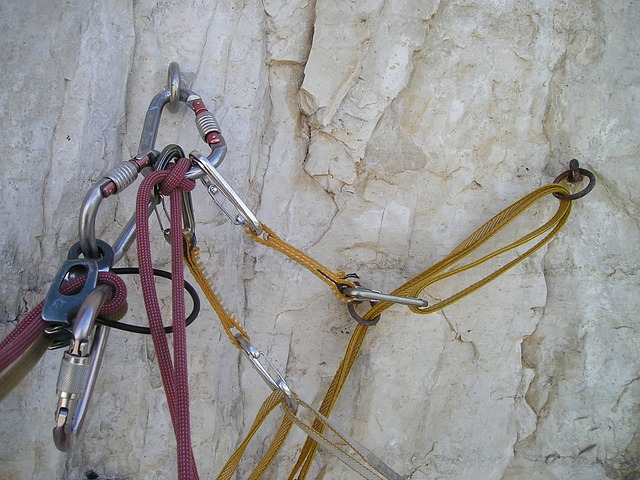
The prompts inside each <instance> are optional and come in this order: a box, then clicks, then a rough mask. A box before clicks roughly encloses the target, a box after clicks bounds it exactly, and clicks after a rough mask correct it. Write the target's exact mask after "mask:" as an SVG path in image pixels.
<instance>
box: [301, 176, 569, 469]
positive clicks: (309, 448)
mask: <svg viewBox="0 0 640 480" xmlns="http://www.w3.org/2000/svg"><path fill="white" fill-rule="evenodd" d="M554 193H558V194H561V195H567V194H568V193H569V191H568V190H567V189H566V188H565V187H564V186H562V185H558V184H550V185H546V186H543V187H540V188H538V189H537V190H534V191H533V192H531V193H530V194H528V195H526V196H525V197H523V198H521V199H520V200H518V201H517V202H515V203H514V204H512V205H511V206H509V207H507V208H506V209H504V210H502V211H501V212H500V213H498V214H497V215H496V216H494V217H493V218H492V219H491V220H489V221H488V222H487V223H485V224H484V225H483V226H482V227H480V228H479V229H478V230H476V231H475V232H474V233H473V234H472V235H470V236H469V237H468V238H467V239H466V240H464V241H463V242H462V243H461V244H460V245H458V247H456V248H455V249H454V250H453V251H452V252H451V253H450V254H449V255H448V256H447V257H446V258H444V259H443V260H441V261H440V262H438V263H436V264H435V265H433V266H432V267H430V268H428V269H427V270H425V271H424V272H423V273H421V274H419V275H418V276H416V277H414V278H413V279H411V280H409V281H408V282H407V283H405V284H404V285H402V286H401V287H399V288H398V289H396V290H395V291H393V292H392V295H398V296H407V297H409V296H414V297H417V296H418V295H419V294H420V293H421V292H422V291H423V290H424V289H425V288H426V287H427V286H429V285H432V284H434V283H436V282H438V281H440V280H443V279H445V278H447V277H450V276H452V275H455V274H457V273H461V272H463V271H465V270H469V269H471V268H473V267H476V266H478V265H480V264H481V263H484V262H486V261H487V260H490V259H491V258H494V257H496V256H498V255H501V254H503V253H505V252H507V251H510V250H512V249H514V248H517V247H518V246H521V245H524V244H526V243H528V242H529V241H531V240H533V239H535V238H537V237H539V236H540V235H542V234H544V233H546V232H549V233H548V234H547V235H546V236H545V237H543V238H542V239H541V240H539V241H538V242H537V243H536V244H535V245H534V246H532V247H531V248H529V249H528V250H527V251H526V252H524V253H523V254H521V255H519V256H518V257H517V258H515V259H514V260H512V261H510V262H508V263H507V264H505V265H504V266H502V267H500V268H498V269H497V270H495V271H494V272H493V273H492V274H490V275H488V276H486V277H485V278H483V279H482V280H480V281H478V282H476V283H474V284H472V285H470V286H468V287H466V288H464V289H462V290H460V291H459V292H457V293H455V294H453V295H451V296H450V297H448V298H446V299H444V300H441V301H439V302H437V303H436V304H435V305H432V306H429V307H427V308H416V307H410V308H411V310H412V311H413V312H415V313H419V314H427V313H432V312H435V311H437V310H440V309H442V308H444V307H446V306H448V305H451V304H452V303H454V302H456V301H458V300H460V299H461V298H462V297H464V296H466V295H469V294H470V293H472V292H474V291H476V290H477V289H479V288H481V287H482V286H484V285H486V284H487V283H489V282H490V281H492V280H493V279H495V278H496V277H498V276H499V275H501V274H503V273H504V272H506V271H507V270H508V269H510V268H512V267H513V266H514V265H516V264H518V263H519V262H521V261H522V260H524V259H525V258H527V257H528V256H530V255H531V254H533V253H534V252H536V251H537V250H539V249H540V248H541V247H542V246H543V245H545V244H546V243H548V242H549V241H550V240H551V239H552V238H553V237H554V236H555V235H556V234H557V233H558V232H559V231H560V229H561V228H562V227H563V226H564V224H565V223H566V221H567V219H568V218H569V214H570V213H571V201H569V200H559V205H558V210H557V211H556V213H555V215H554V216H553V217H552V218H551V219H550V220H548V221H547V222H546V223H545V224H543V225H542V226H541V227H539V228H537V229H535V230H533V231H532V232H530V233H529V234H527V235H525V236H523V237H521V238H520V239H519V240H517V241H515V242H513V243H511V244H509V245H507V246H505V247H502V248H500V249H498V250H496V251H494V252H493V253H491V254H488V255H485V256H484V257H482V258H480V259H478V260H476V261H474V262H471V263H469V264H467V265H464V266H462V267H459V268H456V269H452V270H449V271H447V268H449V267H451V266H453V265H455V264H456V263H457V262H459V261H460V260H461V259H463V258H464V257H466V256H467V255H469V254H470V253H472V252H473V251H475V250H476V249H478V248H479V247H480V246H481V245H483V244H484V243H485V242H487V240H489V239H490V238H491V237H493V236H494V235H495V234H497V233H498V232H499V231H500V230H502V229H503V228H504V227H506V226H507V225H508V224H509V223H511V222H512V221H513V220H514V219H515V218H517V217H518V216H519V215H521V214H522V213H524V212H525V211H526V210H527V209H528V208H530V207H531V206H533V205H534V204H536V203H537V202H539V201H540V200H542V199H543V198H545V197H546V196H548V195H552V194H554ZM391 305H392V304H391V303H389V302H380V303H378V304H377V305H375V306H374V307H372V308H371V309H370V310H369V311H367V312H366V313H365V314H364V315H363V319H364V320H367V321H369V320H372V319H373V318H375V317H376V316H377V315H379V314H381V313H382V312H384V311H385V310H386V309H387V308H389V307H390V306H391ZM367 330H368V328H367V327H365V326H364V325H362V324H358V325H357V326H356V328H355V330H354V332H353V334H352V336H351V340H350V341H349V345H348V346H347V350H346V352H345V355H344V357H343V359H342V361H341V362H340V365H339V367H338V370H337V371H336V374H335V375H334V377H333V380H332V381H331V384H330V385H329V388H328V389H327V393H326V394H325V397H324V399H323V401H322V404H321V406H320V409H319V412H320V413H321V414H322V415H324V416H326V417H328V416H329V415H330V413H331V411H332V409H333V407H334V405H335V403H336V401H337V399H338V396H339V395H340V392H341V391H342V388H343V386H344V383H345V381H346V379H347V377H348V375H349V372H350V371H351V367H352V366H353V364H354V362H355V360H356V358H357V357H358V354H359V352H360V348H361V347H362V343H363V342H364V338H365V336H366V334H367ZM313 428H314V429H315V430H316V431H319V432H322V431H323V429H324V426H323V424H322V423H321V422H318V421H316V422H314V424H313ZM317 448H318V445H317V443H316V442H315V440H313V439H312V438H311V437H307V440H306V442H305V444H304V446H303V448H302V451H301V452H300V456H299V457H298V460H297V462H296V464H295V466H294V467H293V470H292V471H291V475H290V476H289V480H294V479H296V478H297V480H303V479H305V478H306V476H307V474H308V473H309V469H310V468H311V463H312V461H313V457H314V456H315V453H316V451H317ZM298 471H299V472H300V474H299V475H298V476H297V477H296V474H297V473H298Z"/></svg>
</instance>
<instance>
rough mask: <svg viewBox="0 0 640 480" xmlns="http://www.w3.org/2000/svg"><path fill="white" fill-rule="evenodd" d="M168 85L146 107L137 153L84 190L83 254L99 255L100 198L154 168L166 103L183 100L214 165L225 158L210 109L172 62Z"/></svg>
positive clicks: (124, 237)
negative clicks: (185, 85) (183, 84)
mask: <svg viewBox="0 0 640 480" xmlns="http://www.w3.org/2000/svg"><path fill="white" fill-rule="evenodd" d="M168 77H169V79H168V85H167V89H166V90H163V91H162V92H160V93H158V94H157V95H156V96H155V97H154V98H153V100H151V103H150V104H149V108H148V109H147V113H146V115H145V119H144V124H143V127H142V134H141V136H140V143H139V145H138V153H137V155H136V156H135V157H134V158H133V159H131V160H129V161H127V162H123V163H122V164H121V165H119V166H117V167H116V168H114V169H113V170H111V171H110V172H109V173H107V174H106V175H105V176H104V178H103V179H102V180H100V181H98V182H97V183H96V184H95V185H94V186H93V187H92V188H91V189H90V190H89V192H88V193H87V195H86V196H85V199H84V201H83V204H82V210H81V212H80V217H79V222H78V237H79V241H80V250H81V251H82V253H83V255H84V257H85V258H94V259H97V258H100V251H99V249H98V246H97V242H96V229H95V222H96V217H97V214H98V209H99V207H100V204H101V202H102V199H103V198H106V197H108V196H109V195H111V194H113V193H117V192H120V191H122V190H123V189H124V188H126V187H128V186H129V185H131V184H132V183H133V182H134V181H135V180H136V179H137V177H138V175H139V173H142V174H143V175H146V174H147V173H148V172H150V171H151V169H152V168H153V163H154V161H155V157H156V155H157V152H156V151H155V150H154V148H155V144H156V139H157V137H158V130H159V127H160V119H161V117H162V111H163V109H164V107H165V106H167V105H169V110H170V111H172V110H173V109H176V110H177V105H178V104H179V103H180V102H182V103H185V104H187V106H188V107H189V108H190V109H191V110H193V112H194V113H195V122H196V127H197V128H198V132H199V133H200V136H201V137H202V139H203V140H204V142H205V143H206V144H207V145H209V147H210V148H211V152H210V154H209V155H208V156H207V157H205V158H207V160H208V161H209V163H211V164H212V165H214V166H218V165H220V164H221V163H222V161H223V160H224V157H225V155H226V152H227V145H226V142H225V140H224V137H223V136H222V134H221V132H220V127H219V126H218V122H217V121H216V119H215V117H214V116H213V114H212V113H211V112H209V111H208V110H207V108H206V106H205V104H204V102H203V101H202V98H201V97H200V96H199V95H198V94H196V93H194V92H192V91H190V90H187V89H185V88H182V87H181V85H180V67H179V66H178V64H177V63H175V62H173V63H172V64H171V65H170V66H169V72H168ZM203 175H204V173H203V172H202V171H200V170H197V171H195V172H192V176H191V178H200V177H202V176H203ZM154 207H155V205H153V204H150V205H149V215H151V213H152V212H153V210H154ZM135 227H136V224H135V215H134V216H132V217H131V219H130V220H129V222H128V223H127V224H126V225H125V227H124V229H123V230H122V232H121V233H120V235H119V236H118V238H117V240H116V241H115V242H114V244H113V251H114V263H117V262H118V261H119V260H120V259H121V258H122V257H123V256H124V254H125V252H126V251H127V249H128V248H129V247H130V246H131V244H132V243H133V241H134V239H135Z"/></svg>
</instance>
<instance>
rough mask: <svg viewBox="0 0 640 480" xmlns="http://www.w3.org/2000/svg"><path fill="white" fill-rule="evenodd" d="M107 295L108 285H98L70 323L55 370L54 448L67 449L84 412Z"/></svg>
mask: <svg viewBox="0 0 640 480" xmlns="http://www.w3.org/2000/svg"><path fill="white" fill-rule="evenodd" d="M109 295H111V287H109V286H108V285H98V286H97V287H96V288H94V289H93V291H92V292H91V293H89V295H87V297H86V299H85V300H84V302H83V303H82V305H81V307H80V309H79V310H78V314H77V315H76V318H75V321H74V322H73V326H72V330H71V332H72V337H73V338H72V341H71V345H70V346H69V350H67V351H66V352H65V353H64V355H63V357H62V362H61V364H60V371H59V373H58V382H57V385H56V394H57V395H58V406H57V408H56V414H55V417H56V424H55V427H54V428H53V442H54V443H55V445H56V447H57V448H58V450H60V451H62V452H67V451H69V449H71V447H72V446H73V442H74V440H75V437H76V436H77V434H78V432H79V431H80V429H81V428H82V424H83V422H84V419H85V415H86V413H87V407H88V405H89V401H90V400H91V394H92V393H93V388H94V387H95V383H96V378H97V376H98V371H99V369H100V363H101V361H102V355H103V354H104V348H105V345H106V342H107V336H108V334H109V329H108V328H107V327H104V326H102V325H98V326H97V327H96V326H95V321H96V318H98V313H99V312H100V309H101V308H102V305H103V304H104V303H105V302H106V301H107V299H108V298H109Z"/></svg>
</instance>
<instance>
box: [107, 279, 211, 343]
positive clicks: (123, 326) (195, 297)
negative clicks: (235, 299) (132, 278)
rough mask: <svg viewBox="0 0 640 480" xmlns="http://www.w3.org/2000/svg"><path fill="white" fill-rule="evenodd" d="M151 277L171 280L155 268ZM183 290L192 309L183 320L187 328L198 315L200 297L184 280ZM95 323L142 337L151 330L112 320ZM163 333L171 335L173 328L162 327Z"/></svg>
mask: <svg viewBox="0 0 640 480" xmlns="http://www.w3.org/2000/svg"><path fill="white" fill-rule="evenodd" d="M111 271H112V272H113V273H116V274H118V275H137V274H139V273H140V269H139V268H138V267H124V268H113V269H111ZM153 275H154V276H156V277H162V278H166V279H168V280H171V273H169V272H166V271H164V270H159V269H157V268H154V269H153ZM184 289H185V290H186V291H187V293H188V294H189V296H190V297H191V302H192V303H193V308H192V309H191V313H190V314H189V316H188V317H187V318H186V319H185V323H186V325H187V327H188V326H189V325H191V324H192V323H193V322H194V320H195V319H196V318H197V317H198V314H199V313H200V297H198V292H196V289H195V288H193V286H192V285H191V284H190V283H189V282H187V281H186V280H185V281H184ZM96 322H97V323H99V324H100V325H104V326H105V327H110V328H115V329H116V330H124V331H125V332H130V333H139V334H142V335H151V329H150V328H149V327H141V326H139V325H132V324H130V323H124V322H116V321H114V320H107V319H105V318H100V317H98V319H97V320H96ZM164 331H165V333H172V332H173V327H172V326H169V327H164Z"/></svg>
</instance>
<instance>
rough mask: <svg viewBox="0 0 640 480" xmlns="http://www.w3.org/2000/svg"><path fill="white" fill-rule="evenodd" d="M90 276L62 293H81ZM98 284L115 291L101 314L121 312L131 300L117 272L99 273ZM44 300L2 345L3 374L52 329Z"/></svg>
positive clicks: (68, 285)
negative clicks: (39, 338) (47, 328)
mask: <svg viewBox="0 0 640 480" xmlns="http://www.w3.org/2000/svg"><path fill="white" fill-rule="evenodd" d="M85 280H86V277H78V278H76V279H74V280H72V281H70V282H68V283H65V284H63V285H62V286H61V287H60V291H61V293H63V294H65V295H72V294H74V293H78V292H79V291H80V290H81V289H82V287H83V286H84V282H85ZM98 284H106V285H110V286H111V287H112V290H113V294H112V297H111V298H110V299H109V300H107V302H105V304H104V305H103V306H102V308H101V309H100V314H101V315H110V314H113V313H116V312H119V311H120V310H121V309H122V307H123V306H124V304H125V302H126V301H127V286H126V285H125V283H124V281H123V280H122V279H121V278H120V277H118V276H117V275H116V274H115V273H111V272H99V273H98ZM43 306H44V301H42V302H40V303H39V304H38V305H36V306H35V307H34V308H33V309H32V310H31V311H30V312H29V313H28V314H27V315H26V316H25V317H24V318H23V319H22V320H21V321H20V323H18V325H17V326H16V328H14V329H13V330H12V331H11V333H10V334H9V335H7V336H6V337H5V338H4V340H2V342H0V374H1V373H2V372H4V371H5V370H6V369H7V368H9V366H10V365H11V364H12V363H13V362H15V361H16V360H17V359H18V358H19V357H20V356H21V355H22V354H23V353H24V352H25V351H26V350H27V349H28V348H29V347H30V346H31V345H32V344H33V342H35V341H36V340H37V338H38V337H39V336H40V335H43V334H44V329H45V328H46V327H47V326H49V324H48V323H47V322H45V321H44V320H43V319H42V307H43Z"/></svg>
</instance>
